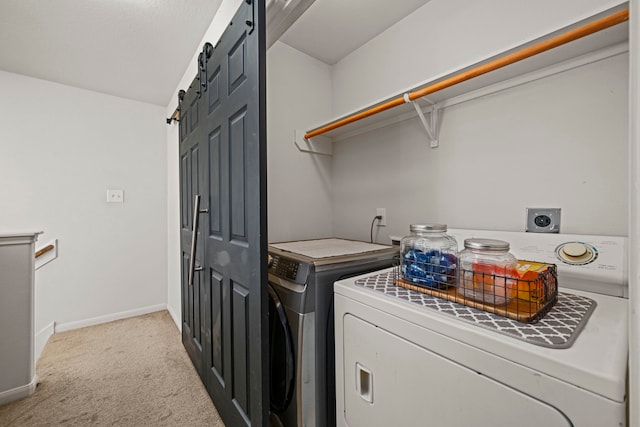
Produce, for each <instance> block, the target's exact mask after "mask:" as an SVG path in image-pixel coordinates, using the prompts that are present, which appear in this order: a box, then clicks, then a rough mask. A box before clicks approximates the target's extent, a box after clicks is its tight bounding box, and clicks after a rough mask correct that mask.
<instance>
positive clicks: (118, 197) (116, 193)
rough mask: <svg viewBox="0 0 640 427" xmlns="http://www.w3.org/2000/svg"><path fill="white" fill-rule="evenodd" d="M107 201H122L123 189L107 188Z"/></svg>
mask: <svg viewBox="0 0 640 427" xmlns="http://www.w3.org/2000/svg"><path fill="white" fill-rule="evenodd" d="M107 202H108V203H124V190H107Z"/></svg>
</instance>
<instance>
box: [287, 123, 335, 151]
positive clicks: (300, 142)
mask: <svg viewBox="0 0 640 427" xmlns="http://www.w3.org/2000/svg"><path fill="white" fill-rule="evenodd" d="M304 134H305V131H302V130H297V129H296V130H295V132H294V137H293V138H294V140H293V143H294V144H295V145H296V147H297V148H298V150H299V151H301V152H303V153H310V154H320V155H322V156H333V144H332V140H331V138H329V137H326V136H316V137H313V138H312V139H305V137H304Z"/></svg>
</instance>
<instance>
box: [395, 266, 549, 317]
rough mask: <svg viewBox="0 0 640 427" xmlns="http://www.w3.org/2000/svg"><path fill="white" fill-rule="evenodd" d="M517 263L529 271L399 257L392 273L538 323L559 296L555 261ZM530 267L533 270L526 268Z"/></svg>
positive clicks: (406, 284)
mask: <svg viewBox="0 0 640 427" xmlns="http://www.w3.org/2000/svg"><path fill="white" fill-rule="evenodd" d="M532 265H533V266H535V268H532ZM447 267H448V265H447ZM518 267H519V270H521V271H522V270H524V271H526V273H525V274H523V275H522V276H520V275H502V274H493V273H492V272H487V271H481V270H474V271H471V270H464V269H451V268H443V264H442V262H440V263H438V264H430V263H422V265H416V262H415V261H412V262H411V265H408V263H407V262H404V263H403V262H402V261H401V260H400V259H398V263H397V264H396V265H395V267H394V269H393V274H394V282H395V284H396V285H397V286H401V287H403V288H406V289H411V290H412V291H416V292H422V293H425V294H429V295H432V296H435V297H438V298H443V299H446V300H449V301H454V302H457V303H459V304H463V305H466V306H468V307H473V308H476V309H479V310H484V311H487V312H489V313H494V314H497V315H499V316H503V317H507V318H510V319H514V320H517V321H519V322H523V323H536V322H538V321H539V320H540V319H542V318H543V317H544V315H545V314H547V313H548V312H549V311H550V310H551V308H552V307H553V306H554V304H555V303H556V302H557V300H558V274H557V268H556V266H555V264H545V263H539V262H535V261H526V260H518ZM529 268H531V270H527V269H529ZM416 271H417V272H420V274H416V273H415V272H416ZM422 272H426V273H425V274H422Z"/></svg>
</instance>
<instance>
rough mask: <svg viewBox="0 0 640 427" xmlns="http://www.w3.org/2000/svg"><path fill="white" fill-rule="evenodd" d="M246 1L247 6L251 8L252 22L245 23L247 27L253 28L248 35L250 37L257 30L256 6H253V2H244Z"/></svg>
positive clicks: (250, 0)
mask: <svg viewBox="0 0 640 427" xmlns="http://www.w3.org/2000/svg"><path fill="white" fill-rule="evenodd" d="M244 1H245V3H246V4H248V5H249V6H251V20H248V19H247V20H246V21H244V23H245V24H247V27H249V28H251V29H250V30H249V32H248V33H247V35H249V34H251V33H253V30H255V28H256V8H255V5H254V4H253V0H244Z"/></svg>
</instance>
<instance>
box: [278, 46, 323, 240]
mask: <svg viewBox="0 0 640 427" xmlns="http://www.w3.org/2000/svg"><path fill="white" fill-rule="evenodd" d="M331 89H332V85H331V67H330V66H329V65H327V64H325V63H324V62H321V61H318V60H317V59H315V58H312V57H310V56H308V55H306V54H304V53H301V52H300V51H298V50H296V49H293V48H291V47H289V46H287V45H286V44H284V43H281V42H276V43H275V44H274V45H273V46H272V47H271V48H270V49H269V50H268V51H267V158H268V166H267V174H268V179H267V185H268V187H267V196H268V203H269V211H268V218H269V241H270V242H282V241H290V240H301V239H311V238H323V237H332V236H333V228H332V219H331V215H332V208H331V197H332V191H333V189H332V179H331V157H329V156H325V155H318V154H309V153H305V152H302V151H300V150H299V149H298V148H297V147H296V146H295V145H294V131H295V130H296V129H297V130H301V131H304V130H306V129H309V128H311V127H313V126H315V125H317V124H319V123H321V122H322V121H324V120H329V119H330V118H331V117H332V113H331V102H332V96H331Z"/></svg>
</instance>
